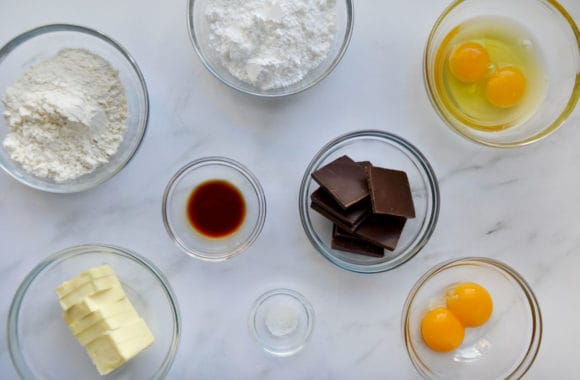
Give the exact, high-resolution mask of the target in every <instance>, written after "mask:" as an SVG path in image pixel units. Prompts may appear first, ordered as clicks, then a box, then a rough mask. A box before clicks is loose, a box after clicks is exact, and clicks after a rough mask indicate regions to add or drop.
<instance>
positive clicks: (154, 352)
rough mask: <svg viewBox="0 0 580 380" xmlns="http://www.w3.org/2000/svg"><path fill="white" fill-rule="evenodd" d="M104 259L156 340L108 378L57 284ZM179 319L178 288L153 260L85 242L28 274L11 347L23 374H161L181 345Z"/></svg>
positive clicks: (12, 323)
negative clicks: (75, 327) (66, 313)
mask: <svg viewBox="0 0 580 380" xmlns="http://www.w3.org/2000/svg"><path fill="white" fill-rule="evenodd" d="M104 264H109V265H110V266H111V267H112V268H113V270H114V271H115V273H116V274H117V276H118V277H119V280H120V281H121V283H122V286H123V289H124V290H125V292H126V293H127V297H128V298H129V299H130V300H131V302H132V303H133V305H134V306H135V309H136V310H137V312H138V313H139V315H140V316H141V317H142V318H143V319H144V320H145V321H146V322H147V325H148V326H149V328H150V329H151V332H152V333H153V336H154V337H155V342H154V343H153V345H151V346H150V347H148V348H147V349H146V350H145V351H143V352H141V353H140V354H139V355H138V356H137V357H135V358H133V359H132V360H131V361H129V362H127V363H126V364H124V365H123V366H122V367H121V368H119V369H118V370H116V371H113V372H112V373H111V374H109V375H107V376H104V377H103V376H101V375H99V373H98V372H97V369H96V368H95V366H94V365H93V363H92V362H91V359H90V358H89V356H88V355H87V353H86V351H85V349H84V348H83V347H81V345H80V344H79V343H78V341H77V340H76V339H75V337H74V336H73V335H72V334H71V332H70V330H69V329H68V327H67V326H66V323H65V322H64V321H63V319H62V309H61V307H60V305H59V303H58V296H57V295H56V293H55V289H56V287H57V286H58V285H60V284H61V283H62V282H63V281H66V280H70V279H71V278H73V277H74V276H76V275H78V274H79V273H80V272H82V271H84V270H87V269H89V268H92V267H95V266H100V265H104ZM180 323H181V322H180V317H179V310H178V307H177V302H176V299H175V295H174V294H173V290H172V289H171V286H170V285H169V283H168V282H167V279H166V278H165V277H164V276H163V274H162V273H161V272H160V271H159V269H157V268H156V267H155V265H153V264H152V263H151V262H150V261H149V260H147V259H145V258H144V257H142V256H139V255H137V254H136V253H133V252H131V251H128V250H126V249H123V248H118V247H112V246H105V245H83V246H77V247H72V248H68V249H65V250H63V251H61V252H58V253H56V254H55V255H52V256H50V257H49V258H47V259H46V260H44V261H43V262H41V263H40V264H38V266H36V267H35V268H34V269H33V270H32V272H30V274H28V276H26V278H25V279H24V281H23V282H22V284H21V285H20V287H19V288H18V290H17V291H16V294H15V296H14V299H13V301H12V305H11V306H10V312H9V314H8V349H9V350H10V356H11V357H12V362H13V363H14V366H15V367H16V370H17V371H18V373H19V375H20V376H21V377H22V378H23V379H85V380H90V379H117V378H122V379H139V380H141V379H162V378H164V377H165V375H166V374H167V373H168V372H169V369H170V367H171V364H172V363H173V359H174V357H175V353H176V351H177V347H178V345H179V334H180Z"/></svg>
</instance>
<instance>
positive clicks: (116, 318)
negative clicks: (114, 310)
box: [76, 312, 141, 346]
mask: <svg viewBox="0 0 580 380" xmlns="http://www.w3.org/2000/svg"><path fill="white" fill-rule="evenodd" d="M139 319H141V318H139V316H138V315H137V313H136V312H128V313H123V314H117V315H113V316H112V317H107V318H105V319H102V320H100V321H99V322H97V323H95V324H94V325H92V326H90V327H89V328H88V329H85V330H83V331H81V332H80V333H79V334H77V335H76V337H77V339H78V340H79V342H80V343H81V344H82V345H83V346H86V345H87V344H89V343H91V342H92V341H93V340H95V339H97V338H98V337H100V336H101V335H103V334H105V333H106V332H108V331H112V330H117V329H120V328H123V327H125V326H128V325H130V324H131V323H133V322H135V321H137V320H139Z"/></svg>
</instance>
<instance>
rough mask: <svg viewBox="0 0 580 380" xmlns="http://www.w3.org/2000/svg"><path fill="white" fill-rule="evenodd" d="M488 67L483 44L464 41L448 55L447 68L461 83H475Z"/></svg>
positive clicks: (486, 54)
mask: <svg viewBox="0 0 580 380" xmlns="http://www.w3.org/2000/svg"><path fill="white" fill-rule="evenodd" d="M488 68H489V54H488V53H487V50H485V48H484V47H483V46H481V45H480V44H478V43H475V42H467V43H464V44H462V45H460V46H458V47H457V48H455V50H454V51H453V53H451V55H450V56H449V69H450V70H451V73H452V74H453V76H454V77H455V78H457V79H458V80H459V81H461V82H463V83H477V82H479V81H480V80H482V79H483V77H484V76H485V74H486V73H487V70H488Z"/></svg>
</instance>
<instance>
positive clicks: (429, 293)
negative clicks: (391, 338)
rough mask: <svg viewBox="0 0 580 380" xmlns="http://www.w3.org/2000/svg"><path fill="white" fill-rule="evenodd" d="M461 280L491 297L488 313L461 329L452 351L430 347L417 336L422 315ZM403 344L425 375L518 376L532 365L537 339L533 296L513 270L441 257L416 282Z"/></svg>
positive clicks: (405, 315)
mask: <svg viewBox="0 0 580 380" xmlns="http://www.w3.org/2000/svg"><path fill="white" fill-rule="evenodd" d="M461 282H474V283H477V284H479V285H481V286H483V287H484V288H486V289H487V291H488V292H489V293H490V295H491V298H492V300H493V313H492V315H491V318H490V319H489V320H488V321H487V322H486V323H485V324H484V325H482V326H480V327H477V328H466V329H465V339H464V341H463V344H462V345H461V346H460V347H459V348H458V349H456V350H455V351H453V352H450V353H437V352H434V351H431V350H430V349H429V348H428V347H427V346H426V345H425V343H424V342H423V339H422V338H421V332H420V326H421V319H422V317H423V315H424V314H425V313H426V312H427V311H428V310H430V309H432V308H435V307H439V306H445V293H446V291H447V290H448V289H449V288H450V287H452V286H454V285H456V284H458V283H461ZM402 328H403V335H404V340H405V346H406V348H407V352H408V354H409V357H410V358H411V361H412V362H413V365H414V366H415V368H416V369H417V371H418V372H419V373H420V374H421V375H422V376H424V377H426V378H431V379H519V378H521V377H523V375H524V374H525V373H526V371H527V370H528V369H529V368H530V366H531V365H532V364H533V362H534V360H535V358H536V355H537V354H538V350H539V348H540V342H541V339H542V316H541V313H540V307H539V305H538V301H537V300H536V297H535V295H534V293H533V291H532V289H531V288H530V286H529V285H528V283H526V281H525V280H524V279H523V278H522V276H521V275H520V274H519V273H517V272H516V271H515V270H513V269H512V268H510V267H509V266H507V265H506V264H503V263H501V262H498V261H495V260H492V259H487V258H478V257H469V258H463V259H456V260H451V261H447V262H445V263H443V264H440V265H437V266H436V267H435V268H433V269H431V270H430V271H429V272H427V273H426V274H425V275H424V276H423V277H421V278H420V279H419V281H417V283H416V284H415V286H414V287H413V289H411V291H410V293H409V296H408V297H407V300H406V302H405V306H404V308H403V316H402Z"/></svg>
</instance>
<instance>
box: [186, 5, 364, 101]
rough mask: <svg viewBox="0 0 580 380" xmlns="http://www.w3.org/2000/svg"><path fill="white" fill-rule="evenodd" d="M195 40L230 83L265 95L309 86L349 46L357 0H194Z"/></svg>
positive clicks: (192, 24)
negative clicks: (354, 4) (354, 6)
mask: <svg viewBox="0 0 580 380" xmlns="http://www.w3.org/2000/svg"><path fill="white" fill-rule="evenodd" d="M188 24H189V32H190V37H191V41H192V43H193V46H194V48H195V50H196V51H197V53H198V55H199V57H200V58H201V61H202V62H203V64H204V65H205V66H206V67H207V69H208V70H209V71H210V72H211V73H212V74H213V75H214V76H215V77H216V78H218V79H219V80H221V81H222V82H223V83H224V84H226V85H227V86H229V87H232V88H234V89H236V90H239V91H242V92H244V93H247V94H251V95H257V96H262V97H279V96H285V95H292V94H296V93H298V92H301V91H304V90H306V89H308V88H310V87H312V86H314V85H316V84H317V83H319V82H320V81H322V80H323V79H324V78H326V77H327V76H328V75H329V74H330V73H331V72H332V71H333V70H334V68H335V67H336V66H337V65H338V63H339V62H340V60H341V58H342V56H343V55H344V53H345V52H346V49H347V47H348V44H349V41H350V37H351V34H352V28H353V4H352V0H319V1H310V0H189V4H188Z"/></svg>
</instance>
